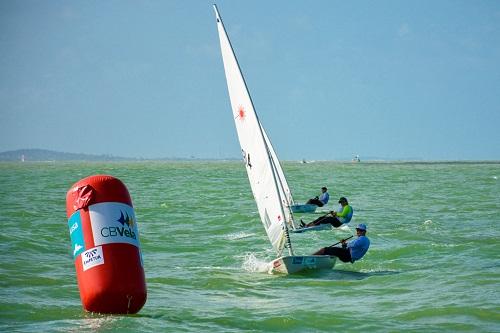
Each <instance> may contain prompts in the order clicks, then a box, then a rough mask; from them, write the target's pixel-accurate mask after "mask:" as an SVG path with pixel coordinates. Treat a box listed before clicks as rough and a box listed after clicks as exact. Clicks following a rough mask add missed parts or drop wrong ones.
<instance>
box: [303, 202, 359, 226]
mask: <svg viewBox="0 0 500 333" xmlns="http://www.w3.org/2000/svg"><path fill="white" fill-rule="evenodd" d="M339 204H340V205H341V209H339V211H338V212H336V211H331V212H330V213H328V214H327V215H325V216H321V217H319V218H317V219H316V220H314V221H312V222H309V223H308V224H305V223H304V222H303V221H302V220H301V221H300V226H301V227H302V228H306V227H313V226H316V225H320V224H331V225H333V226H334V227H335V228H338V227H340V226H341V225H342V224H346V223H349V222H350V221H351V219H352V215H353V214H354V210H353V209H352V207H351V206H349V202H348V201H347V199H346V198H345V197H341V198H340V199H339Z"/></svg>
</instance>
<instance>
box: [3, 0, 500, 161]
mask: <svg viewBox="0 0 500 333" xmlns="http://www.w3.org/2000/svg"><path fill="white" fill-rule="evenodd" d="M213 2H214V1H204V0H199V1H78V0H77V1H53V0H52V1H14V0H4V1H0V151H6V150H14V149H21V148H42V149H51V150H57V151H65V152H73V153H91V154H112V155H117V156H126V157H145V158H155V157H198V158H228V157H230V158H231V157H234V158H239V156H240V154H239V152H240V149H239V145H238V142H237V136H236V132H235V128H234V124H233V120H232V116H231V111H230V103H229V97H228V94H227V88H226V82H225V76H224V69H223V65H222V59H221V55H220V48H219V39H218V35H217V28H216V23H215V17H214V12H213V9H212V3H213ZM216 3H217V5H218V7H219V10H220V12H221V15H222V18H223V20H224V24H225V26H226V29H227V31H228V34H229V37H230V39H231V42H232V44H233V47H234V49H235V52H236V55H237V57H238V60H239V62H240V66H241V67H242V70H243V74H244V76H245V78H246V80H247V84H248V86H249V88H250V93H251V95H252V98H253V101H254V103H255V107H256V110H257V112H258V114H259V117H260V119H261V120H262V122H263V125H264V127H265V128H266V130H267V132H268V134H269V136H270V138H271V140H272V142H273V144H274V146H275V148H276V150H277V153H278V156H279V157H280V159H282V160H299V159H302V158H305V159H308V160H313V159H314V160H346V159H350V158H351V157H352V156H353V155H354V154H359V155H360V156H361V158H362V159H363V158H370V157H379V158H387V159H393V158H396V159H415V158H418V159H424V160H477V159H479V160H484V159H488V160H500V128H499V127H500V1H420V0H419V1H416V0H415V1H330V0H326V1H216Z"/></svg>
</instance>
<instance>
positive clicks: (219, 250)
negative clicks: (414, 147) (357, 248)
mask: <svg viewBox="0 0 500 333" xmlns="http://www.w3.org/2000/svg"><path fill="white" fill-rule="evenodd" d="M283 167H284V170H285V173H286V175H287V179H288V181H289V183H290V186H291V188H292V191H293V193H294V197H295V200H296V201H299V202H304V201H305V200H307V199H308V198H310V197H312V196H315V195H317V194H319V191H320V188H321V186H328V188H329V192H330V195H331V198H332V199H331V201H330V203H329V205H328V207H327V209H334V208H337V207H336V201H337V200H335V199H336V198H338V197H339V196H346V197H347V198H348V199H349V201H350V203H351V205H352V206H353V207H354V209H355V214H354V218H353V221H352V222H351V227H350V230H335V231H321V232H310V233H305V234H293V235H292V243H293V246H294V251H295V253H296V254H299V255H300V254H310V253H312V252H313V251H315V250H317V249H318V248H320V247H322V246H326V245H330V244H332V243H334V242H336V241H338V240H340V239H341V238H345V237H346V236H349V235H351V234H352V233H354V225H355V224H357V223H365V224H367V225H368V233H367V236H368V237H369V238H370V239H371V247H370V249H369V251H368V253H367V254H366V256H365V257H364V258H363V259H362V260H361V261H358V262H356V263H355V264H344V263H338V264H337V265H336V266H335V267H334V269H333V270H327V271H320V272H314V273H309V274H301V275H292V276H284V275H270V274H267V273H266V272H265V268H266V264H267V262H268V261H270V260H271V259H274V253H273V251H272V249H271V246H270V244H269V242H268V240H267V237H266V235H265V232H264V229H263V227H262V225H261V222H260V219H259V216H258V213H257V209H256V206H255V202H254V200H253V197H252V194H251V191H250V186H249V183H248V179H247V176H246V173H245V170H244V167H243V165H242V163H241V162H239V161H229V162H215V161H210V162H202V161H193V162H134V163H129V162H127V163H125V162H122V163H118V162H117V163H58V162H47V163H28V162H26V163H0V225H1V232H0V250H1V264H0V331H2V332H205V333H208V332H336V331H343V332H403V331H406V332H500V231H499V230H500V229H499V226H500V179H499V178H500V164H499V163H475V164H474V163H416V164H412V163H358V164H353V163H334V162H316V163H309V164H301V163H298V162H285V163H283ZM94 174H109V175H113V176H115V177H117V178H119V179H120V180H122V181H123V182H124V183H125V185H126V186H127V188H128V190H129V192H130V195H131V197H132V200H133V203H134V209H135V213H136V218H137V220H138V221H137V223H138V228H139V232H140V242H141V250H142V254H143V259H144V269H145V272H146V281H147V288H148V300H147V302H146V304H145V306H144V308H143V309H142V310H141V311H140V312H139V313H138V314H137V315H129V316H116V315H100V314H92V313H86V312H85V311H84V310H83V309H82V306H81V303H80V298H79V291H78V287H77V284H76V274H75V268H74V263H73V259H72V255H71V244H70V239H69V231H68V229H67V217H66V212H65V204H66V203H65V196H66V192H67V190H68V189H69V188H70V187H71V185H72V184H74V183H75V182H76V181H78V180H80V179H82V178H84V177H87V176H90V175H94ZM332 202H333V203H332ZM318 216H320V215H319V214H315V215H312V214H303V215H296V217H298V218H302V219H304V220H305V221H308V220H311V219H313V218H316V217H318Z"/></svg>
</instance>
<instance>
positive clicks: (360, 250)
mask: <svg viewBox="0 0 500 333" xmlns="http://www.w3.org/2000/svg"><path fill="white" fill-rule="evenodd" d="M356 235H357V236H358V238H356V239H355V240H352V241H350V242H349V243H347V242H346V240H345V239H343V240H342V247H334V246H327V247H323V248H321V249H319V250H318V251H317V252H316V253H314V254H317V255H329V256H335V257H338V258H339V259H340V260H341V261H342V262H350V263H354V262H355V261H357V260H359V259H361V258H363V256H364V255H365V253H366V251H368V248H369V247H370V240H369V239H368V237H366V224H363V223H360V224H358V226H357V227H356Z"/></svg>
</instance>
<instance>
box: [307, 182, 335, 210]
mask: <svg viewBox="0 0 500 333" xmlns="http://www.w3.org/2000/svg"><path fill="white" fill-rule="evenodd" d="M328 200H330V194H328V189H327V188H326V187H324V186H323V187H322V188H321V195H320V196H319V198H318V197H314V198H312V199H309V200H308V201H307V203H308V204H313V205H316V206H319V207H323V206H324V205H326V204H327V203H328Z"/></svg>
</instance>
